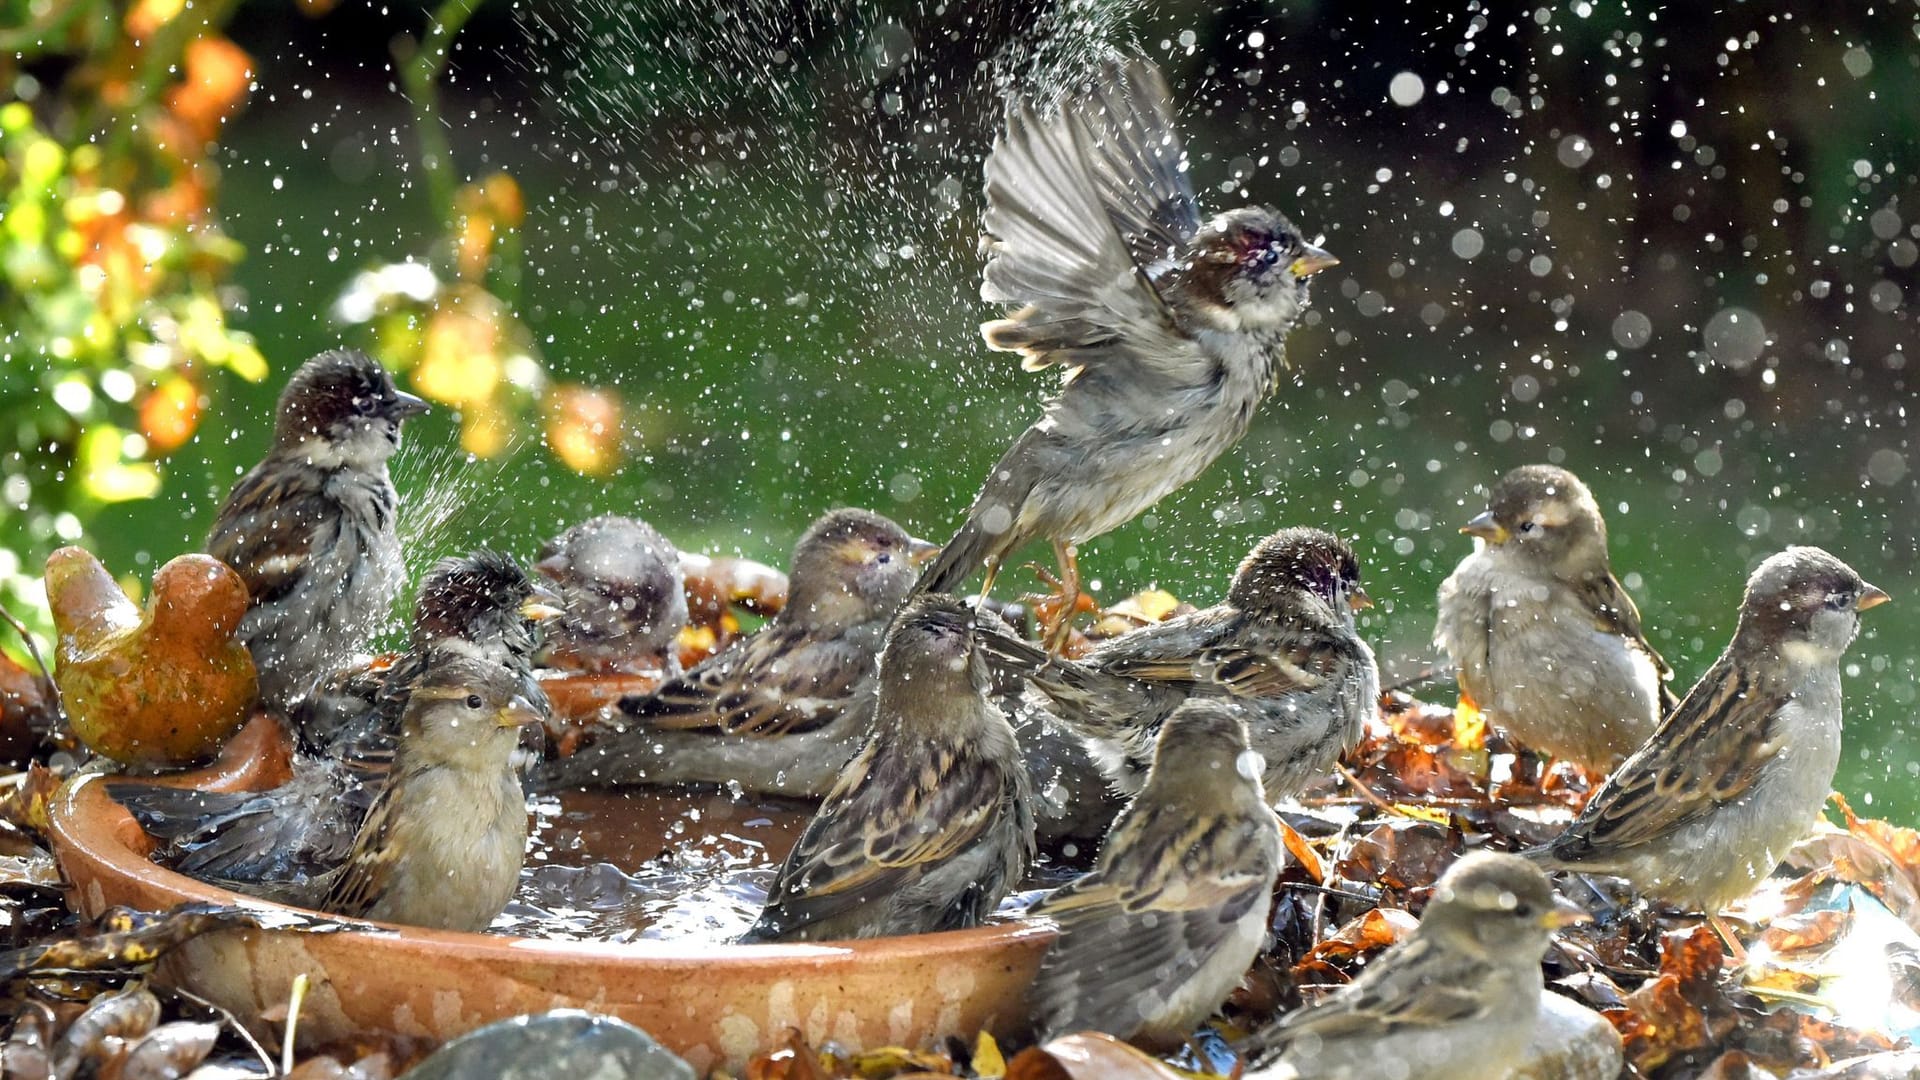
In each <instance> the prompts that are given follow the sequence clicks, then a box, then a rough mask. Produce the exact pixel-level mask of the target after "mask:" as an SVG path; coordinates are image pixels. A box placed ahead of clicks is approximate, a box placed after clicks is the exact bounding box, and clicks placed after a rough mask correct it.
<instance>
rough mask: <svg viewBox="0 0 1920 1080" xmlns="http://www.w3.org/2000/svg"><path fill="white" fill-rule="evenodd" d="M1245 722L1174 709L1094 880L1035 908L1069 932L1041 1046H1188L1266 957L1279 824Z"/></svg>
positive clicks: (1055, 967)
mask: <svg viewBox="0 0 1920 1080" xmlns="http://www.w3.org/2000/svg"><path fill="white" fill-rule="evenodd" d="M1240 715H1241V710H1238V709H1233V708H1230V707H1228V706H1227V705H1226V704H1224V703H1222V702H1221V701H1219V700H1217V699H1213V698H1205V697H1195V698H1189V699H1188V700H1187V702H1186V703H1185V704H1183V705H1181V706H1180V707H1179V708H1178V709H1175V710H1174V712H1173V715H1171V716H1169V717H1167V719H1166V722H1165V723H1163V724H1162V725H1160V741H1159V747H1158V750H1157V751H1156V753H1155V755H1154V759H1153V769H1152V771H1150V772H1149V773H1148V774H1147V782H1146V786H1145V787H1143V788H1141V790H1140V794H1139V795H1137V796H1135V798H1134V800H1133V802H1132V804H1130V805H1129V806H1128V807H1127V809H1126V810H1125V811H1124V812H1123V813H1122V814H1121V815H1120V818H1119V820H1118V821H1116V822H1114V824H1113V828H1112V830H1111V831H1109V832H1108V833H1107V838H1106V840H1105V841H1104V842H1103V843H1102V844H1101V845H1100V860H1099V862H1098V864H1097V865H1096V866H1095V867H1094V870H1093V872H1092V873H1090V874H1087V875H1086V876H1084V877H1081V878H1078V879H1076V880H1074V881H1073V882H1071V883H1069V884H1067V885H1065V886H1063V887H1061V888H1060V889H1058V890H1056V891H1055V892H1054V893H1052V894H1051V895H1050V896H1048V897H1047V898H1046V899H1044V900H1042V901H1040V902H1039V903H1038V904H1036V905H1035V906H1033V907H1032V908H1030V909H1028V912H1027V914H1028V915H1029V916H1030V917H1033V918H1044V919H1047V920H1049V921H1051V922H1052V923H1053V924H1054V926H1055V927H1057V928H1058V929H1059V931H1060V936H1059V937H1058V938H1056V939H1055V940H1054V943H1053V944H1052V945H1051V946H1050V947H1049V948H1048V949H1047V955H1046V959H1045V960H1044V961H1042V962H1041V965H1040V976H1039V978H1038V979H1037V980H1036V981H1035V983H1034V986H1033V990H1032V991H1031V994H1030V999H1031V1001H1032V1002H1033V1005H1034V1010H1035V1012H1036V1014H1037V1016H1038V1023H1039V1028H1040V1030H1041V1031H1042V1032H1043V1034H1042V1036H1041V1037H1042V1038H1043V1039H1050V1038H1054V1037H1056V1036H1059V1035H1066V1034H1070V1033H1072V1032H1076V1031H1088V1030H1092V1031H1104V1032H1106V1033H1107V1034H1109V1035H1113V1036H1116V1037H1118V1038H1122V1039H1128V1040H1133V1041H1138V1042H1142V1043H1144V1044H1147V1045H1150V1046H1153V1047H1156V1048H1165V1047H1173V1046H1178V1045H1179V1044H1180V1043H1181V1042H1182V1041H1183V1040H1185V1039H1187V1038H1188V1037H1189V1036H1191V1035H1192V1034H1193V1029H1194V1028H1195V1027H1197V1026H1198V1025H1199V1024H1200V1022H1201V1021H1203V1020H1205V1019H1206V1018H1207V1017H1208V1016H1210V1015H1212V1014H1213V1011H1214V1010H1215V1009H1217V1008H1219V1007H1220V1003H1221V1002H1222V1001H1225V1000H1226V998H1227V995H1228V994H1230V993H1232V992H1233V988H1234V987H1236V986H1238V985H1239V984H1240V979H1241V976H1243V975H1244V974H1246V971H1247V967H1248V966H1249V965H1251V964H1252V963H1253V959H1254V957H1255V956H1256V955H1258V954H1259V952H1260V946H1261V943H1262V942H1264V941H1265V940H1266V936H1267V909H1268V907H1269V906H1270V901H1271V894H1272V892H1273V883H1274V880H1275V879H1276V878H1277V877H1279V874H1280V861H1281V854H1280V851H1281V848H1280V819H1279V818H1277V817H1275V816H1274V813H1273V811H1272V810H1271V809H1269V808H1268V806H1267V800H1266V794H1265V793H1264V792H1263V791H1262V790H1261V788H1260V772H1261V767H1260V763H1259V760H1258V755H1256V754H1254V753H1253V751H1252V750H1251V749H1250V748H1249V747H1248V746H1247V729H1246V725H1245V724H1243V723H1242V722H1241V720H1240Z"/></svg>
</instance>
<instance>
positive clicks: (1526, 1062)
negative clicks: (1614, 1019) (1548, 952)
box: [1507, 991, 1626, 1080]
mask: <svg viewBox="0 0 1920 1080" xmlns="http://www.w3.org/2000/svg"><path fill="white" fill-rule="evenodd" d="M1625 1063H1626V1056H1625V1051H1624V1050H1623V1049H1622V1048H1621V1045H1620V1033H1619V1032H1618V1031H1615V1030H1614V1029H1613V1025H1612V1024H1609V1023H1607V1021H1606V1018H1605V1017H1603V1016H1601V1015H1600V1014H1599V1013H1597V1012H1594V1011H1593V1010H1592V1009H1589V1008H1587V1007H1586V1006H1585V1005H1582V1004H1580V1003H1579V1002H1577V1001H1574V1000H1573V999H1571V998H1565V997H1561V996H1560V995H1559V994H1556V993H1553V992H1551V991H1549V992H1547V993H1545V994H1542V995H1541V996H1540V1013H1539V1016H1538V1018H1537V1019H1536V1020H1535V1021H1534V1025H1533V1038H1532V1040H1531V1041H1529V1042H1528V1043H1527V1052H1526V1056H1525V1058H1524V1059H1523V1060H1522V1063H1521V1064H1520V1065H1519V1066H1518V1067H1516V1068H1515V1069H1514V1070H1513V1071H1512V1072H1510V1073H1508V1074H1507V1078H1508V1080H1614V1078H1615V1077H1617V1076H1619V1075H1620V1069H1621V1068H1622V1066H1624V1065H1625Z"/></svg>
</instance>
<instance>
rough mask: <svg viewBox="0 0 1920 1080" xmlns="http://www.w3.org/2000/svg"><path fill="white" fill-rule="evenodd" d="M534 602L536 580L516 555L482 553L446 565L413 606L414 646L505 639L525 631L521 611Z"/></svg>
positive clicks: (432, 574)
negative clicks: (451, 640)
mask: <svg viewBox="0 0 1920 1080" xmlns="http://www.w3.org/2000/svg"><path fill="white" fill-rule="evenodd" d="M532 596H533V580H532V579H531V578H530V577H528V576H527V572H526V570H524V569H523V568H522V567H521V566H520V563H519V562H518V561H517V560H515V559H514V558H513V557H512V556H511V555H505V554H502V553H500V552H498V551H489V550H486V549H484V548H483V549H481V550H479V551H475V552H473V553H472V554H471V555H461V556H455V557H452V558H446V559H441V560H440V561H439V562H437V563H435V564H434V565H433V569H432V570H429V571H428V572H427V576H426V577H425V578H423V579H422V580H421V582H420V595H419V596H418V597H417V598H416V599H415V600H414V604H413V640H414V646H415V647H416V648H420V647H424V646H426V645H429V644H431V643H433V642H435V641H442V640H446V639H448V638H464V639H467V640H475V641H477V640H482V639H483V638H488V637H496V636H499V635H502V634H505V633H507V632H509V631H510V630H512V629H514V628H516V627H520V626H523V625H524V618H525V616H524V614H523V610H522V609H523V608H524V607H525V606H526V604H527V601H528V600H529V599H530V598H531V597H532ZM529 644H530V641H529Z"/></svg>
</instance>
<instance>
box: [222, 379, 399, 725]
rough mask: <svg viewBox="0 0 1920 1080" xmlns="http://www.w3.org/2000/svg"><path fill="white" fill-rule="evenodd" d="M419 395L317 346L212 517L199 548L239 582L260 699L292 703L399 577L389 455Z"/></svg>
mask: <svg viewBox="0 0 1920 1080" xmlns="http://www.w3.org/2000/svg"><path fill="white" fill-rule="evenodd" d="M426 409H427V406H426V403H425V402H423V401H421V400H420V399H419V398H417V397H414V396H413V395H412V394H407V393H402V392H401V391H399V390H397V389H395V388H394V385H393V378H392V376H390V375H388V374H387V371H386V369H385V368H383V367H381V366H380V365H379V364H378V363H376V362H375V361H374V360H373V359H372V358H371V357H369V356H367V355H366V354H365V353H359V352H354V351H352V350H347V349H338V350H334V351H332V352H324V353H321V354H320V355H319V356H316V357H314V358H313V359H311V360H309V361H307V362H306V363H305V364H303V365H301V367H300V370H298V371H296V372H294V374H293V378H292V379H290V380H289V381H288V382H287V386H286V389H285V390H283V391H282V392H281V394H280V402H279V405H278V406H277V408H276V416H275V421H274V429H273V448H272V449H271V450H270V451H268V453H267V456H266V457H265V458H263V459H262V460H261V462H260V463H259V464H258V465H255V466H254V467H253V468H252V469H251V470H249V471H248V472H247V474H246V475H245V476H243V477H241V478H240V482H239V483H237V484H235V485H234V487H233V490H232V491H231V492H229V493H228V495H227V501H226V503H225V504H224V505H222V506H221V507H220V512H219V513H218V514H217V515H216V516H215V517H214V522H213V531H212V532H211V533H210V534H209V535H208V536H207V545H206V546H207V554H209V555H212V556H213V557H214V558H216V559H219V560H220V561H221V562H223V563H226V564H227V565H228V566H230V567H232V568H233V569H234V570H235V571H237V572H238V573H239V574H240V577H241V579H242V580H244V581H245V582H246V583H247V589H248V592H249V593H250V594H251V596H252V603H253V606H252V607H251V608H250V609H249V610H248V612H247V615H246V617H245V618H244V619H242V620H241V623H240V630H239V633H238V635H237V636H238V638H239V639H240V640H241V641H242V642H244V643H245V644H246V646H247V648H248V649H249V650H250V651H251V652H252V653H253V662H254V665H255V667H256V668H258V670H259V673H260V700H261V703H262V704H264V705H266V706H267V707H269V708H272V709H275V710H277V711H279V712H281V713H287V712H289V711H291V709H292V708H293V706H294V705H295V704H297V703H298V702H299V700H300V699H301V698H302V697H304V696H305V695H306V694H307V693H308V692H309V691H310V690H312V688H313V686H314V685H315V684H316V683H317V682H319V680H320V679H322V678H324V677H325V676H327V675H329V674H331V673H332V672H333V671H335V670H337V669H339V668H342V667H345V666H347V664H348V663H349V661H350V660H351V659H352V658H353V657H354V656H355V655H357V654H359V653H361V652H363V651H364V650H365V649H366V648H367V645H368V642H369V641H370V640H371V639H372V637H373V636H374V634H375V632H376V631H377V630H379V628H380V626H381V624H382V623H384V622H385V621H386V619H387V617H388V615H389V614H390V612H391V611H392V608H393V602H394V600H395V599H396V598H397V597H398V595H399V592H400V588H401V586H402V584H404V582H405V578H406V569H405V566H404V564H403V563H402V561H401V557H400V539H399V537H398V535H396V534H395V532H394V509H395V501H396V496H395V494H394V490H393V481H392V480H391V479H389V478H388V476H387V460H388V459H389V458H391V457H393V454H394V452H395V451H396V450H398V449H399V448H400V425H401V424H402V423H403V422H405V421H406V419H407V418H408V417H410V416H416V415H418V414H420V413H423V412H425V411H426Z"/></svg>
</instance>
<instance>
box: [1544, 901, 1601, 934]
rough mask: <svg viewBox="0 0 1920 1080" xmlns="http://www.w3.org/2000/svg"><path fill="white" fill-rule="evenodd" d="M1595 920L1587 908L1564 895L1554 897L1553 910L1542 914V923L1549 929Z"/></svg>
mask: <svg viewBox="0 0 1920 1080" xmlns="http://www.w3.org/2000/svg"><path fill="white" fill-rule="evenodd" d="M1592 921H1593V916H1592V915H1589V914H1587V909H1585V908H1583V907H1581V906H1579V905H1578V904H1575V903H1574V902H1573V901H1571V900H1568V899H1567V898H1566V897H1564V896H1556V897H1554V898H1553V910H1552V911H1549V912H1547V913H1546V914H1545V915H1542V916H1540V925H1541V926H1544V927H1546V928H1547V929H1549V930H1558V929H1560V928H1561V927H1563V926H1577V925H1579V924H1580V923H1589V922H1592Z"/></svg>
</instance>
